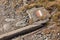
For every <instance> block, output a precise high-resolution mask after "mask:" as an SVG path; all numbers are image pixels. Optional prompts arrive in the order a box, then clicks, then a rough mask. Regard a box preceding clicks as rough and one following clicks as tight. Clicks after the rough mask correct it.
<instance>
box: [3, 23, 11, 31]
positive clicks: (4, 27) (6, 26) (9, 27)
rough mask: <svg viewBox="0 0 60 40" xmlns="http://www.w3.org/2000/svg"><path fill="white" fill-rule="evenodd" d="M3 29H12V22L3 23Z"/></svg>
mask: <svg viewBox="0 0 60 40" xmlns="http://www.w3.org/2000/svg"><path fill="white" fill-rule="evenodd" d="M3 29H4V31H5V32H6V31H9V30H11V25H10V24H8V23H7V24H4V25H3Z"/></svg>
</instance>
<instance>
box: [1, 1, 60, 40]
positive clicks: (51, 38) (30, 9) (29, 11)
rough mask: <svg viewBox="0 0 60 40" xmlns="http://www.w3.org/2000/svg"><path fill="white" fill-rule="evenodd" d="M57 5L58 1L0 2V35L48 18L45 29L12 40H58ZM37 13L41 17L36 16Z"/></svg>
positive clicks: (59, 26) (59, 2)
mask: <svg viewBox="0 0 60 40" xmlns="http://www.w3.org/2000/svg"><path fill="white" fill-rule="evenodd" d="M59 4H60V0H0V35H2V34H4V33H7V32H10V31H13V30H16V29H18V28H23V27H25V26H28V25H31V24H32V23H34V22H36V21H38V20H39V21H40V20H45V19H47V18H50V21H49V22H48V23H47V24H46V26H45V27H47V28H45V29H42V30H40V31H39V32H37V33H34V34H33V35H31V34H30V35H29V36H28V35H27V36H25V37H22V36H19V37H16V38H14V39H12V40H60V16H59V15H60V5H59ZM39 11H41V13H43V16H39V15H38V14H36V13H39ZM35 14H36V15H35Z"/></svg>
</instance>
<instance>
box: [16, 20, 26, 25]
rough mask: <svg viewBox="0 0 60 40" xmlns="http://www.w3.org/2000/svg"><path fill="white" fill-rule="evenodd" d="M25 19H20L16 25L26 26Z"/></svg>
mask: <svg viewBox="0 0 60 40" xmlns="http://www.w3.org/2000/svg"><path fill="white" fill-rule="evenodd" d="M25 21H26V20H21V21H18V22H17V23H16V26H26V25H27V23H26V22H25Z"/></svg>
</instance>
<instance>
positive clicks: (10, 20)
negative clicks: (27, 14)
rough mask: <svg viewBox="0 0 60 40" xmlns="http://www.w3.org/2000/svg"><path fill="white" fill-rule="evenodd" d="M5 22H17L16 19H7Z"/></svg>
mask: <svg viewBox="0 0 60 40" xmlns="http://www.w3.org/2000/svg"><path fill="white" fill-rule="evenodd" d="M5 21H6V22H13V21H15V19H12V18H6V19H5Z"/></svg>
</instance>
